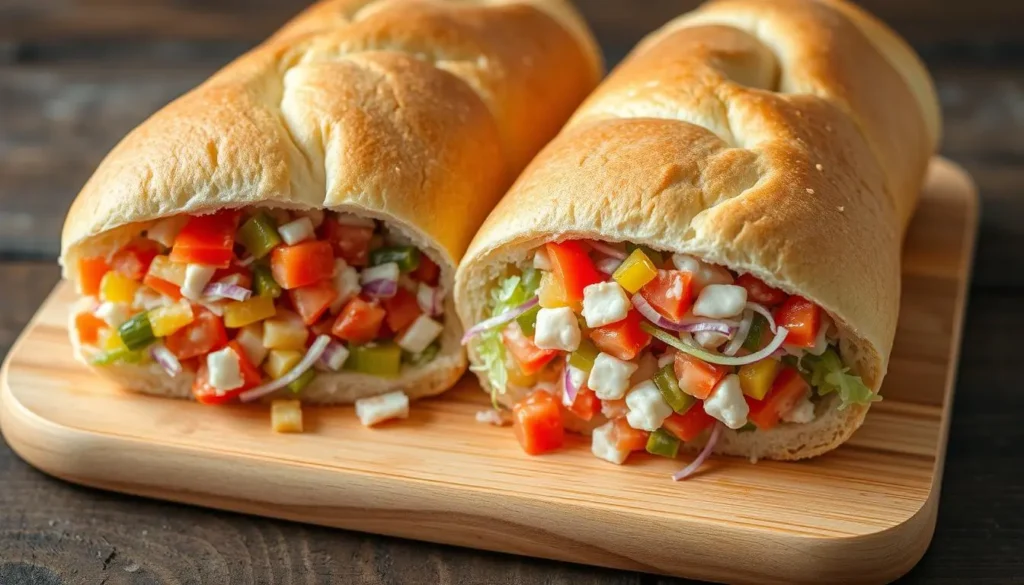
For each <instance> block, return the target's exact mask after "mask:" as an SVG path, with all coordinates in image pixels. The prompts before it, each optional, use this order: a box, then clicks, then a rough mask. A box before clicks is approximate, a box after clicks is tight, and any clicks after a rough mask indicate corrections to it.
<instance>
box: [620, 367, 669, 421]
mask: <svg viewBox="0 0 1024 585" xmlns="http://www.w3.org/2000/svg"><path fill="white" fill-rule="evenodd" d="M626 406H627V407H629V413H628V414H626V422H628V423H629V426H631V427H633V428H634V429H640V430H642V431H650V432H654V431H656V430H658V429H659V428H660V427H661V424H662V423H663V422H665V419H666V418H668V417H669V416H671V415H672V407H671V406H669V405H668V403H667V402H665V399H664V398H662V397H661V391H660V390H658V387H657V386H655V385H654V382H652V381H650V380H647V381H646V382H643V383H641V384H638V385H637V386H636V387H634V388H633V389H632V390H630V391H629V394H627V395H626Z"/></svg>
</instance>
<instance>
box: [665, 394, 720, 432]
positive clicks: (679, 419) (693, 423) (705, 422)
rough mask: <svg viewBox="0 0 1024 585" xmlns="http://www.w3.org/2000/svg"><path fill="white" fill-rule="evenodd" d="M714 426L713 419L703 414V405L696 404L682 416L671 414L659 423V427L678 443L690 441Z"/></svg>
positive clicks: (701, 403)
mask: <svg viewBox="0 0 1024 585" xmlns="http://www.w3.org/2000/svg"><path fill="white" fill-rule="evenodd" d="M714 424H715V419H714V418H712V417H711V415H710V414H708V413H706V412H704V403H703V402H698V403H697V404H694V405H693V406H691V407H690V410H687V411H686V412H685V413H683V414H678V413H672V415H671V416H669V417H668V418H666V419H665V422H663V423H661V427H662V428H663V429H665V430H666V431H668V432H670V433H672V434H673V435H675V437H676V438H677V439H679V440H680V441H692V440H694V439H696V438H697V437H698V436H699V435H700V434H701V433H702V432H703V431H704V430H705V429H708V428H711V427H712V426H713V425H714Z"/></svg>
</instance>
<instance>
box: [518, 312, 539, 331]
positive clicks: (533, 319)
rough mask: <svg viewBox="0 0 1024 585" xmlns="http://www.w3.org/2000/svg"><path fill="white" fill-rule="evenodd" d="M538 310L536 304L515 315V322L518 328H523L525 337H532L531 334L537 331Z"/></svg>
mask: <svg viewBox="0 0 1024 585" xmlns="http://www.w3.org/2000/svg"><path fill="white" fill-rule="evenodd" d="M539 312H540V305H537V306H535V307H533V308H532V309H530V310H529V311H526V312H525V313H523V314H522V315H519V316H518V317H516V323H519V328H520V329H522V330H523V334H524V335H526V336H527V337H533V334H534V333H536V332H537V313H539Z"/></svg>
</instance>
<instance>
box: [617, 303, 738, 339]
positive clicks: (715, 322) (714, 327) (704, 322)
mask: <svg viewBox="0 0 1024 585" xmlns="http://www.w3.org/2000/svg"><path fill="white" fill-rule="evenodd" d="M629 301H630V302H631V303H633V307H634V308H635V309H636V310H637V311H638V312H639V313H640V314H641V315H643V316H644V317H645V318H646V319H647V320H648V321H650V322H651V323H654V324H655V325H657V326H658V327H661V328H662V329H668V330H669V331H686V332H687V333H697V332H698V331H713V332H715V333H721V334H722V335H732V334H733V333H735V332H736V328H737V327H739V323H737V322H735V321H727V320H724V319H705V318H702V317H693V318H684V319H683V320H682V321H679V322H678V323H677V322H675V321H672V320H670V319H669V318H668V317H665V316H664V315H662V314H661V313H659V312H658V310H657V309H655V308H654V306H653V305H651V303H649V302H647V299H645V298H644V297H643V295H641V294H640V293H636V294H634V295H633V296H632V298H630V299H629Z"/></svg>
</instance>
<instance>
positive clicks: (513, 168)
mask: <svg viewBox="0 0 1024 585" xmlns="http://www.w3.org/2000/svg"><path fill="white" fill-rule="evenodd" d="M601 69H602V65H601V59H600V55H599V53H598V51H597V48H596V45H595V43H594V41H593V39H592V38H591V36H590V33H589V32H588V30H587V28H586V26H585V24H584V23H583V21H582V20H581V19H580V17H579V16H578V15H577V14H576V13H575V11H574V10H573V9H572V7H571V5H570V4H569V3H568V1H567V0H486V1H483V0H481V1H470V0H328V1H324V2H320V3H318V4H316V5H314V6H312V7H310V8H309V9H308V10H307V11H306V12H304V13H303V14H301V15H300V16H298V17H297V18H296V19H295V20H294V21H292V22H291V23H289V24H288V25H286V26H285V27H284V28H283V29H282V30H281V31H280V32H279V33H277V34H276V35H275V36H274V37H272V38H271V39H269V40H268V41H267V42H265V43H264V44H262V45H260V46H259V47H257V48H256V49H254V50H252V51H251V52H249V53H247V54H246V55H243V56H242V57H240V58H239V59H237V60H236V61H234V62H233V63H231V64H229V65H228V66H226V67H225V68H224V69H222V70H221V71H220V72H218V73H217V74H215V75H214V76H213V77H211V78H210V79H209V80H207V81H206V82H205V83H203V84H202V85H200V86H199V87H197V88H196V89H194V90H192V91H191V92H189V93H187V94H185V95H184V96H182V97H181V98H179V99H178V100H176V101H174V102H173V103H171V104H170V105H168V106H167V107H165V108H163V109H162V110H161V111H159V112H157V113H156V114H155V115H154V116H152V117H151V118H150V119H149V120H147V121H145V122H144V123H143V124H141V125H140V126H139V127H138V128H136V129H135V130H133V131H132V132H131V133H130V134H128V136H126V137H125V138H124V139H123V140H122V141H121V143H120V144H118V145H117V146H116V147H115V148H114V149H113V150H112V151H111V152H110V154H108V155H107V157H106V158H105V159H104V160H103V162H102V163H101V164H100V166H99V168H98V169H97V170H96V172H95V174H94V175H93V176H92V178H90V179H89V181H88V182H87V183H86V185H85V186H84V188H83V189H82V191H81V193H79V195H78V197H77V199H76V200H75V201H74V203H73V204H72V206H71V210H70V211H69V213H68V216H67V219H66V222H65V224H64V232H63V238H62V254H61V262H62V264H63V266H64V276H65V277H66V278H68V279H70V280H74V279H75V278H76V271H75V266H76V265H77V261H78V259H79V258H81V257H84V256H92V255H97V254H107V253H110V252H112V251H113V250H115V249H116V248H117V247H118V246H119V245H121V244H123V243H124V242H126V241H127V240H129V239H130V238H131V237H133V236H135V235H137V234H139V233H140V232H141V231H143V230H144V229H146V228H147V227H148V226H149V225H151V224H152V223H153V222H154V221H155V220H158V219H160V218H164V217H168V216H171V215H176V214H203V213H210V212H212V211H215V210H218V209H222V208H237V207H250V206H267V207H285V208H295V209H333V210H338V211H346V212H350V213H354V214H356V215H360V216H363V217H372V218H375V219H380V220H383V221H385V222H386V223H387V224H388V225H389V226H391V227H392V228H395V229H398V230H399V231H400V232H402V233H404V234H405V235H406V236H408V237H409V238H410V239H412V240H413V241H414V242H415V243H416V244H417V245H418V246H419V247H420V249H421V250H423V251H424V252H425V253H427V254H428V255H429V256H430V257H431V258H432V259H433V260H434V261H435V262H437V263H438V264H439V266H440V267H441V283H442V286H443V287H445V288H446V289H447V290H449V291H450V290H451V288H452V286H453V281H454V272H455V266H456V264H457V262H458V261H459V259H460V258H461V257H462V254H463V252H464V251H465V249H466V246H467V245H468V244H469V241H470V239H471V238H472V236H473V234H474V233H475V231H476V229H477V227H478V226H479V225H480V222H482V221H483V219H484V218H485V217H486V215H487V213H488V212H489V211H490V210H491V208H492V207H493V205H494V204H495V202H496V201H497V200H498V199H499V198H500V197H501V194H502V193H503V192H504V191H505V189H506V188H507V187H508V185H509V184H510V183H511V182H512V180H513V179H514V178H515V176H516V175H517V174H518V172H519V171H520V170H521V169H522V168H523V166H525V165H526V164H527V162H528V161H529V160H530V158H531V157H532V156H533V155H534V154H535V153H536V152H537V151H538V150H539V149H540V148H541V147H542V146H543V145H544V144H545V143H546V142H547V141H548V140H550V139H551V137H553V136H554V135H555V134H556V133H557V132H558V129H559V128H560V127H561V125H562V124H563V123H564V122H565V120H566V119H567V118H568V117H569V116H570V115H571V114H572V112H573V110H574V108H575V107H576V106H577V105H578V104H579V103H580V102H581V101H582V100H583V99H584V98H585V97H586V95H587V94H588V93H589V92H590V91H591V90H592V89H593V87H594V86H595V85H596V84H597V82H598V80H599V79H600V76H601ZM448 314H449V315H451V317H450V318H448V319H447V320H446V321H447V322H446V330H445V333H444V334H443V335H444V339H445V340H447V341H446V343H445V344H444V346H443V348H442V354H441V357H440V358H438V359H436V360H434V361H433V362H431V363H430V364H428V365H427V366H425V367H423V368H418V369H414V370H411V371H407V372H406V373H405V374H403V376H402V377H401V378H398V379H396V380H379V379H369V378H368V377H366V376H359V375H355V374H348V373H345V374H338V375H336V376H327V375H325V376H321V377H320V378H319V379H318V381H317V383H316V384H314V387H313V388H312V389H310V390H307V391H305V395H306V397H307V398H309V399H311V400H314V401H331V402H349V401H351V400H353V399H355V398H358V397H360V396H367V395H373V394H379V393H380V392H382V391H386V390H390V389H392V388H399V387H400V388H403V389H405V390H406V391H407V392H408V393H409V394H410V395H412V396H416V395H424V394H432V393H437V392H440V391H442V390H444V389H445V388H447V387H448V386H450V385H451V384H452V383H454V381H455V380H456V379H457V377H458V376H459V374H460V373H461V372H462V371H463V369H464V366H465V357H464V356H463V352H462V350H461V348H460V347H459V345H458V343H456V342H455V341H454V340H457V338H458V335H459V330H460V325H459V323H458V322H457V319H455V318H454V312H453V311H449V313H448ZM73 337H74V335H73ZM97 370H98V371H101V372H102V373H103V374H104V375H107V376H110V377H112V378H114V379H116V380H117V381H119V382H120V383H122V384H123V385H124V386H126V387H128V388H131V389H134V390H139V391H146V392H152V393H161V394H167V395H176V396H184V395H187V387H188V386H190V384H191V380H190V379H189V378H190V376H188V375H183V376H180V377H179V378H180V379H175V380H174V381H173V384H168V383H167V381H166V380H162V379H158V378H159V376H157V375H156V374H155V372H156V370H153V369H147V368H141V367H132V366H112V367H103V368H97Z"/></svg>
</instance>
